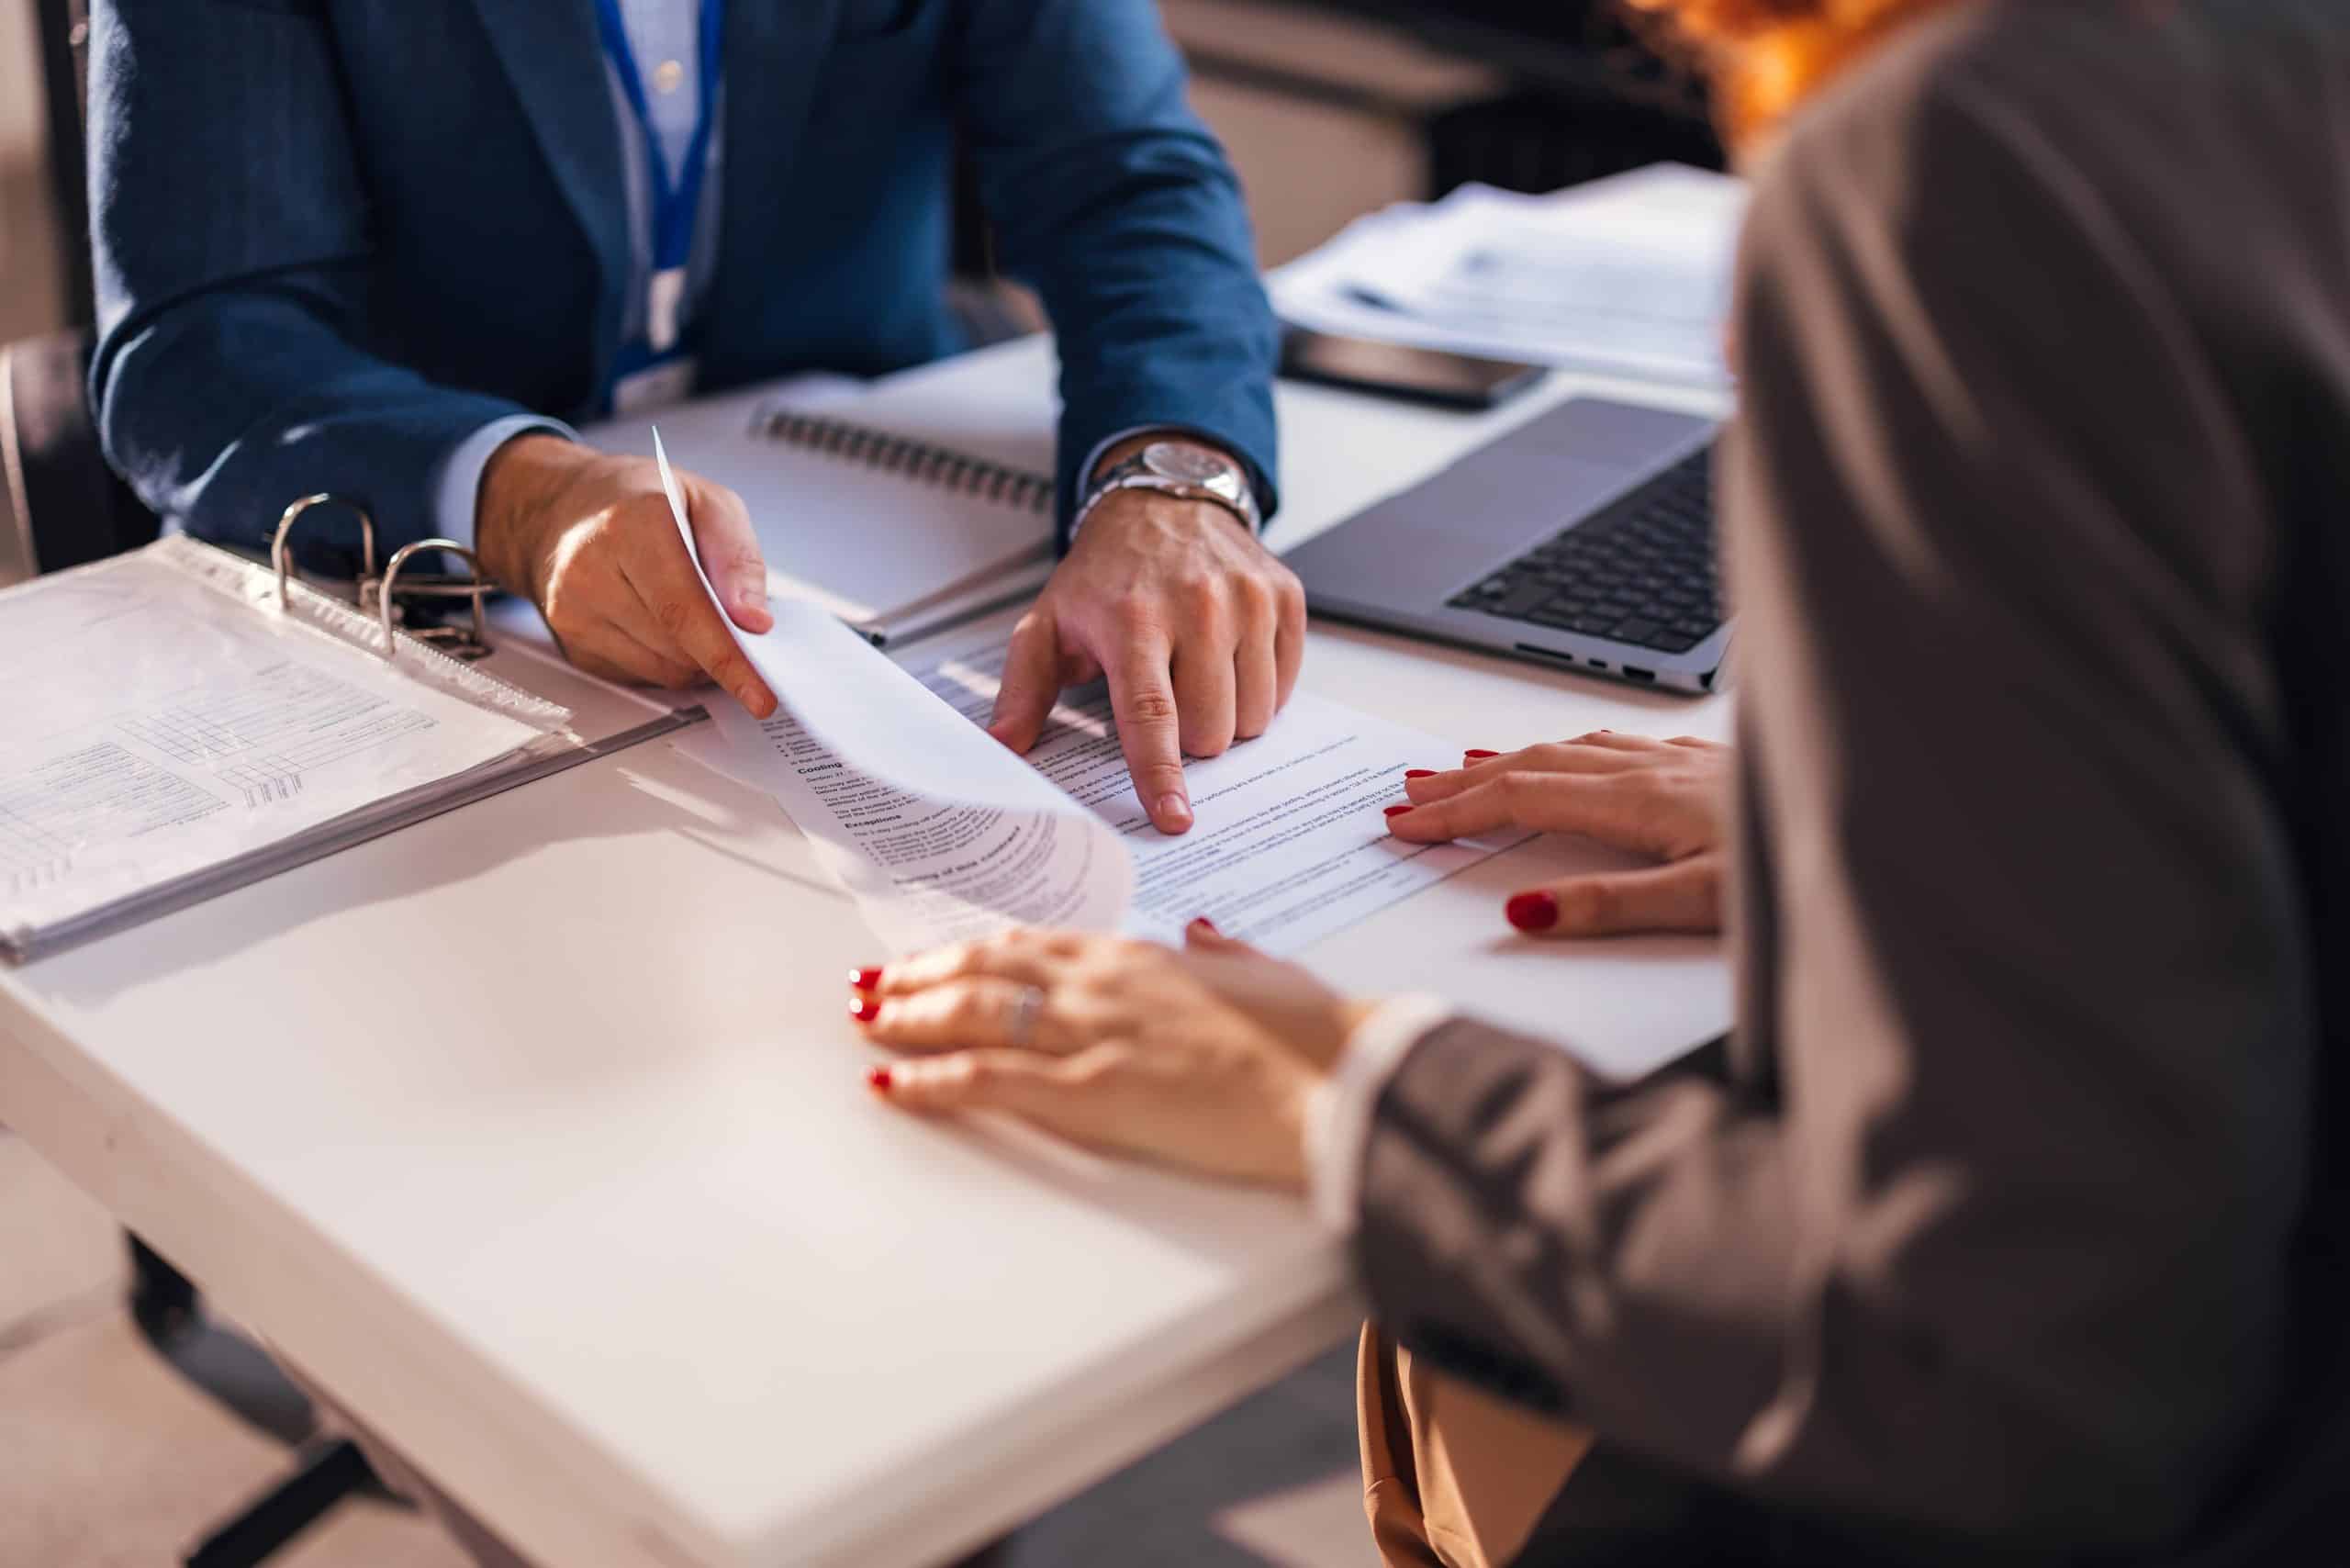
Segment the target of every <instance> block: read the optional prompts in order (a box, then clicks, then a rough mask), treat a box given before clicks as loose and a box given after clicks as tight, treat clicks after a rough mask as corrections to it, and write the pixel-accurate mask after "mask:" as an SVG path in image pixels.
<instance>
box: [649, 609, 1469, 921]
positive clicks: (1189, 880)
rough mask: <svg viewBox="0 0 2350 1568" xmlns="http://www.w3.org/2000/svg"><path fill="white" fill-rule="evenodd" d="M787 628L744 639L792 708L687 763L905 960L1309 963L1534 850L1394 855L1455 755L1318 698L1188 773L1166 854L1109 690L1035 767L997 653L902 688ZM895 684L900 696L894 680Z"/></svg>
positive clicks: (1421, 848)
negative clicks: (1029, 947) (1192, 950)
mask: <svg viewBox="0 0 2350 1568" xmlns="http://www.w3.org/2000/svg"><path fill="white" fill-rule="evenodd" d="M784 614H786V615H790V617H791V620H792V622H794V623H793V624H792V625H791V626H790V627H789V629H787V628H786V627H784V626H783V625H780V624H779V625H778V632H777V633H769V635H768V636H767V638H745V639H744V645H745V647H746V648H748V649H750V650H752V651H753V654H754V656H755V658H758V659H760V660H761V662H762V664H763V667H764V666H766V665H768V664H772V665H773V666H775V667H776V668H777V671H778V676H779V677H780V678H781V680H782V681H783V683H784V684H783V686H779V687H778V690H779V691H781V690H784V689H789V691H791V692H792V693H793V695H792V696H789V697H786V698H785V706H784V708H783V709H781V710H780V711H778V713H777V714H776V716H775V717H773V718H771V719H768V720H767V721H766V722H760V721H758V720H755V719H753V718H752V717H751V716H750V715H749V714H747V713H745V712H744V711H742V709H741V708H740V707H739V706H737V705H736V704H734V703H733V702H731V701H727V700H723V699H720V700H713V701H712V702H711V711H712V713H713V715H714V716H715V717H716V718H717V721H718V722H717V727H716V729H715V730H714V731H713V730H709V729H704V730H699V731H695V732H688V734H686V735H684V736H681V737H679V738H678V739H677V741H675V742H674V743H673V744H674V745H677V747H678V748H679V749H680V750H682V751H685V752H686V753H688V755H689V756H697V757H699V758H700V759H701V760H703V761H705V762H707V763H709V764H710V765H711V767H715V768H717V769H718V770H719V771H721V772H722V773H725V774H727V775H728V776H729V777H730V778H736V779H739V780H741V781H743V782H744V783H747V784H750V785H752V786H753V787H754V788H756V789H761V790H766V791H767V792H768V793H770V794H772V795H774V796H775V797H776V799H777V800H778V802H780V803H781V804H782V806H783V808H784V810H785V811H786V812H789V814H790V816H791V819H792V821H793V822H794V823H797V824H799V827H800V831H801V832H802V833H804V834H807V835H808V836H809V838H810V839H811V841H813V842H814V844H815V846H816V848H817V853H818V856H819V857H820V858H821V859H822V861H823V863H824V864H825V866H826V868H828V869H829V870H830V871H831V872H832V873H833V874H834V876H835V877H836V878H838V879H840V881H841V882H842V883H843V885H845V887H847V888H848V889H849V890H850V891H851V892H852V893H854V894H855V895H856V898H857V900H858V902H859V903H860V904H861V905H862V906H863V907H864V911H865V913H866V917H867V920H868V921H869V922H870V923H871V924H872V925H873V926H874V928H875V930H876V932H877V933H878V935H880V937H881V939H882V941H883V942H884V944H885V945H887V946H889V947H890V950H891V951H892V952H894V953H905V952H911V951H914V950H917V949H919V948H922V947H925V946H934V945H935V944H937V943H940V942H946V941H953V940H957V939H959V938H962V937H967V936H977V935H985V934H987V933H989V932H991V931H996V930H1001V929H1002V928H1003V927H1005V926H1007V925H1011V924H1046V925H1059V926H1067V927H1073V928H1077V929H1083V930H1124V931H1125V932H1127V933H1128V934H1130V935H1137V936H1150V937H1156V938H1158V939H1160V940H1163V941H1172V940H1175V939H1176V938H1177V937H1178V936H1180V935H1181V931H1182V927H1183V924H1184V923H1185V922H1186V921H1188V920H1190V919H1192V917H1193V916H1195V915H1206V916H1207V917H1208V918H1210V919H1211V920H1213V921H1214V922H1215V923H1216V925H1217V927H1218V928H1219V929H1221V930H1223V931H1224V932H1225V933H1226V934H1227V935H1233V936H1237V937H1240V938H1241V939H1243V940H1245V941H1248V942H1252V943H1255V944H1256V945H1257V946H1260V947H1263V948H1265V949H1266V950H1268V951H1270V952H1272V953H1275V954H1281V955H1288V954H1293V953H1297V952H1300V951H1302V950H1304V948H1306V947H1308V946H1312V945H1313V944H1314V943H1315V942H1316V941H1318V940H1320V939H1321V938H1322V937H1324V936H1326V935H1329V934H1331V933H1332V932H1335V931H1337V930H1341V929H1343V928H1344V927H1346V926H1348V925H1350V924H1354V923H1355V922H1357V921H1359V920H1361V919H1363V918H1365V917H1366V916H1368V915H1370V914H1371V913H1374V912H1376V911H1378V910H1380V909H1383V908H1385V907H1386V906H1387V905H1389V904H1391V903H1393V902H1396V901H1397V900H1399V899H1402V898H1405V897H1408V896H1409V895H1411V894H1412V893H1415V892H1417V891H1419V890H1421V889H1423V888H1426V887H1427V886H1429V885H1430V884H1432V883H1434V882H1438V881H1440V880H1442V879H1445V878H1447V877H1449V876H1451V875H1453V874H1454V873H1455V872H1458V871H1460V870H1463V869H1465V868H1468V867H1470V866H1472V865H1474V864H1476V863H1477V862H1478V861H1480V860H1483V858H1485V857H1487V856H1489V855H1492V854H1494V853H1495V852H1497V851H1498V850H1500V849H1502V848H1505V847H1507V846H1508V845H1509V844H1510V843H1514V842H1516V838H1512V839H1507V840H1500V841H1495V842H1492V843H1487V842H1482V841H1474V842H1464V843H1460V844H1451V845H1409V844H1404V843H1403V842H1402V841H1401V840H1398V839H1395V838H1393V837H1392V836H1391V835H1390V834H1387V833H1386V832H1385V831H1384V830H1383V828H1382V826H1381V819H1380V816H1379V808H1380V807H1381V806H1382V805H1383V804H1386V803H1388V802H1390V801H1394V800H1396V799H1398V798H1399V797H1400V788H1401V778H1402V773H1403V770H1404V768H1405V767H1416V766H1426V767H1435V766H1440V765H1442V764H1443V763H1444V762H1445V761H1446V760H1448V759H1449V757H1450V756H1451V755H1452V752H1453V749H1454V748H1452V747H1449V746H1448V745H1445V744H1444V743H1442V742H1440V741H1438V740H1436V739H1434V738H1433V737H1431V736H1427V735H1424V734H1419V733H1417V732H1416V731H1413V730H1409V729H1405V728H1404V727H1402V726H1399V725H1395V724H1391V723H1388V722H1384V721H1382V720H1378V719H1374V718H1372V717H1371V716H1370V715H1368V714H1364V713H1360V712H1357V711H1353V710H1351V709H1348V708H1347V707H1345V706H1344V705H1342V704H1339V703H1336V702H1332V701H1329V700H1326V699H1324V698H1318V697H1315V696H1313V695H1311V694H1306V693H1301V694H1300V695H1299V696H1298V697H1297V698H1296V699H1295V700H1292V702H1291V704H1290V706H1289V708H1288V709H1287V711H1284V712H1283V713H1282V714H1281V718H1280V719H1279V720H1278V721H1277V722H1275V723H1274V725H1273V727H1272V729H1271V730H1270V732H1268V733H1267V734H1264V735H1262V736H1259V738H1257V739H1255V740H1251V741H1245V742H1242V743H1240V744H1238V745H1235V746H1234V747H1233V748H1232V749H1231V750H1230V751H1228V752H1226V753H1225V755H1224V756H1219V757H1214V758H1211V759H1207V760H1200V759H1192V760H1191V761H1190V762H1188V763H1187V764H1186V766H1185V768H1184V772H1185V775H1186V777H1187V778H1188V779H1189V781H1190V784H1191V789H1192V808H1193V810H1194V812H1195V813H1196V816H1197V821H1196V823H1195V824H1194V825H1193V827H1192V831H1191V832H1190V833H1187V834H1182V835H1181V836H1180V837H1169V836H1167V835H1166V834H1161V833H1160V832H1159V831H1158V829H1157V828H1155V827H1153V826H1152V825H1151V823H1150V821H1149V819H1148V818H1147V817H1146V816H1145V815H1144V814H1143V811H1142V807H1141V805H1140V803H1139V802H1138V801H1136V799H1135V793H1134V786H1133V783H1132V780H1131V778H1129V776H1128V774H1127V771H1126V766H1125V758H1124V757H1123V756H1121V754H1120V752H1119V750H1118V744H1117V737H1116V734H1115V732H1114V731H1113V729H1112V728H1111V723H1110V711H1109V700H1108V698H1107V696H1106V695H1105V694H1103V693H1102V691H1101V690H1100V689H1098V688H1096V689H1093V690H1092V691H1091V692H1090V693H1079V694H1076V695H1075V697H1074V699H1073V700H1069V701H1065V702H1064V703H1063V704H1062V705H1061V706H1060V707H1059V708H1057V710H1056V711H1055V712H1054V715H1053V721H1052V723H1051V724H1050V725H1049V726H1048V727H1047V728H1046V733H1045V735H1044V738H1043V739H1042V740H1041V741H1039V742H1038V743H1037V745H1036V747H1035V750H1034V751H1033V752H1031V753H1030V754H1029V756H1028V757H1027V758H1026V759H1024V760H1023V759H1021V758H1018V757H1015V756H1013V754H1012V753H1010V752H1008V751H1006V750H1004V748H1003V747H1002V745H999V744H998V743H997V742H996V741H995V740H994V738H993V737H991V736H990V735H989V734H987V732H986V731H985V730H984V729H982V728H981V727H980V726H981V725H982V723H983V722H985V720H986V718H987V716H988V712H989V710H990V708H991V707H992V705H993V703H994V701H995V691H996V686H997V683H998V680H999V678H1000V676H1001V672H1002V665H1003V655H1004V647H1003V644H1001V643H998V644H992V645H989V646H985V647H980V648H977V649H973V650H971V651H969V652H968V653H964V654H960V655H952V656H941V657H934V658H932V659H930V660H928V661H926V662H925V663H923V665H921V666H917V667H915V668H914V669H912V670H911V671H902V670H899V669H898V668H897V667H896V666H892V665H890V661H889V660H888V659H887V658H886V657H885V656H884V655H881V654H880V653H879V652H878V651H877V650H875V649H874V648H872V647H870V646H869V645H867V644H864V643H863V642H861V641H860V640H858V639H857V638H856V636H855V635H854V634H853V633H848V632H847V631H846V630H845V628H840V629H839V634H838V635H837V636H834V635H830V634H823V633H822V619H821V618H816V619H806V618H803V617H801V616H800V615H798V614H794V613H793V612H792V611H791V609H790V607H788V606H787V607H785V609H784ZM778 619H779V621H780V620H781V619H782V616H780V615H779V617H778ZM837 624H838V623H837V622H834V626H835V627H837ZM823 644H831V645H832V646H831V647H830V648H827V649H824V650H823V652H824V653H825V654H826V655H833V654H836V655H837V657H836V658H834V657H825V658H824V660H823V663H822V665H821V666H819V665H818V663H817V661H816V659H814V658H811V650H814V649H817V648H820V647H822V645H823ZM787 661H789V663H787ZM858 666H862V668H861V669H860V668H859V667H858ZM875 666H879V667H880V668H881V669H886V670H888V671H889V672H890V675H892V676H895V677H897V678H896V679H894V680H884V679H882V678H879V677H878V671H877V670H876V668H875ZM819 667H821V668H822V677H821V679H822V682H823V684H824V685H825V686H826V687H827V688H828V691H829V694H830V698H828V699H820V700H821V701H822V702H823V706H824V707H825V708H827V709H835V711H833V712H827V713H825V714H823V715H822V716H821V717H819V716H818V715H817V714H815V713H811V711H809V708H808V707H807V706H806V705H804V703H803V701H802V700H800V699H801V696H802V694H807V693H812V692H813V690H814V689H815V688H816V686H817V684H818V679H819V678H818V677H816V676H814V675H812V674H810V675H809V676H808V678H804V679H803V678H801V676H800V674H798V673H792V672H793V671H794V670H796V671H799V672H811V671H813V670H814V669H816V668H819ZM772 683H773V678H771V684H772ZM909 691H911V693H912V695H914V696H919V697H920V698H921V699H922V701H921V702H920V703H919V704H914V703H912V699H911V697H910V696H909ZM851 694H854V696H853V700H855V701H856V702H858V703H861V704H863V705H864V706H863V707H862V710H861V711H863V712H864V713H865V714H867V715H870V714H871V712H872V711H873V707H874V705H876V704H888V705H890V707H891V708H892V710H893V711H892V713H891V716H890V719H888V720H886V721H884V722H882V723H881V724H879V725H876V726H872V727H871V728H869V729H867V731H865V733H863V734H861V735H860V737H859V738H858V739H856V740H855V741H852V743H851V745H850V746H849V747H847V748H835V747H834V746H831V745H827V744H825V742H824V741H823V739H822V738H821V734H820V732H821V731H822V730H826V729H834V727H835V723H834V721H836V720H838V719H855V718H856V717H857V714H858V711H859V710H857V709H854V708H852V707H851V704H850V702H848V701H840V702H838V703H837V708H835V701H834V700H832V699H838V698H841V697H844V696H850V695H851ZM867 722H868V724H869V723H870V721H869V718H868V721H867ZM916 747H919V749H915V748H916ZM1005 762H1009V763H1011V764H1013V767H1015V768H1016V769H1018V770H1019V771H1020V772H1022V773H1024V774H1025V775H1026V777H1027V778H1028V780H1030V781H1032V783H1033V784H1035V785H1041V786H1042V787H1043V790H1042V793H1041V794H1036V793H1035V792H1034V791H1033V790H1031V789H1030V788H1029V786H1026V785H1024V786H1023V787H1022V789H1021V795H1020V798H1019V801H1018V802H1017V804H1016V805H1015V804H1014V803H1013V802H1012V801H1009V800H1007V795H1008V793H1009V792H1008V791H1003V790H995V789H990V790H987V791H986V793H987V794H988V795H989V797H990V799H992V800H994V801H999V802H1002V803H1000V804H998V805H995V806H993V807H990V808H986V809H981V808H978V807H975V806H974V805H973V803H972V802H973V801H974V799H975V798H976V797H977V796H979V794H980V793H981V790H979V789H978V788H975V785H976V783H977V780H978V778H979V776H980V775H982V774H989V775H991V774H993V773H994V772H996V771H997V770H998V769H1000V768H1001V767H1002V764H1003V763H1005ZM885 774H886V777H885V776H883V775H885ZM910 776H911V777H910ZM1048 797H1049V804H1050V807H1051V809H1052V811H1053V812H1055V813H1057V815H1056V816H1048V815H1047V813H1046V807H1047V803H1048V802H1047V798H1048Z"/></svg>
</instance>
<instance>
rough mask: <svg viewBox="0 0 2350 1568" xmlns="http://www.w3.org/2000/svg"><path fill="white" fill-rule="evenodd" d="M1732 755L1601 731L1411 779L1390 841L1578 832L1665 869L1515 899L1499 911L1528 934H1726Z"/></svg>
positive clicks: (1587, 880) (1701, 745)
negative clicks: (1656, 862)
mask: <svg viewBox="0 0 2350 1568" xmlns="http://www.w3.org/2000/svg"><path fill="white" fill-rule="evenodd" d="M1473 755H1474V754H1473V753H1472V756H1473ZM1733 756H1734V753H1733V751H1732V749H1731V748H1730V747H1729V746H1726V745H1718V744H1717V743H1715V742H1713V741H1701V740H1697V739H1695V738H1693V737H1691V736H1686V735H1684V736H1682V737H1681V738H1679V739H1677V740H1670V741H1659V740H1651V739H1649V738H1648V737H1646V736H1643V735H1620V734H1615V733H1613V732H1612V731H1607V730H1600V731H1596V732H1595V733H1594V734H1587V735H1583V736H1580V737H1578V738H1577V739H1574V740H1571V741H1561V742H1558V743H1556V744H1554V745H1537V746H1528V747H1527V748H1526V749H1525V750H1524V751H1516V752H1510V753H1506V754H1505V755H1502V756H1489V757H1485V758H1483V759H1481V760H1477V761H1472V762H1471V763H1470V764H1469V766H1467V767H1461V768H1457V769H1454V770H1453V771H1451V772H1449V773H1438V774H1435V775H1433V776H1431V777H1428V778H1406V779H1405V780H1404V793H1405V794H1406V795H1407V796H1409V797H1410V799H1411V802H1412V809H1411V810H1409V811H1406V812H1397V813H1395V814H1393V815H1391V816H1390V817H1388V819H1387V831H1388V832H1390V833H1392V834H1394V835H1395V836H1396V837H1398V838H1402V839H1408V840H1410V841H1412V842H1414V843H1416V844H1433V843H1438V842H1441V841H1443V840H1446V839H1452V838H1469V837H1473V836H1475V835H1477V834H1486V833H1494V832H1498V831H1500V830H1502V829H1505V828H1516V829H1520V830H1527V829H1531V830H1533V831H1536V832H1541V833H1574V834H1583V836H1585V837H1587V838H1592V839H1596V840H1597V841H1599V842H1600V843H1602V844H1606V845H1610V846H1614V847H1616V848H1618V849H1629V850H1632V851H1635V852H1636V853H1639V854H1642V855H1652V856H1654V857H1656V858H1657V859H1658V860H1660V861H1662V865H1658V866H1653V867H1647V868H1641V869H1639V870H1635V871H1603V872H1596V873H1594V874H1591V875H1588V876H1582V877H1569V878H1566V879H1563V880H1561V881H1558V882H1553V883H1550V884H1549V885H1547V886H1543V887H1536V888H1527V889H1522V890H1519V891H1518V892H1517V893H1516V894H1514V895H1512V897H1511V898H1510V899H1509V901H1508V902H1507V903H1506V904H1505V906H1504V913H1505V917H1506V918H1507V919H1508V921H1509V923H1510V924H1512V925H1514V926H1516V928H1517V929H1518V930H1520V931H1524V932H1527V933H1528V934H1529V935H1538V936H1607V935H1622V934H1626V933H1629V932H1639V931H1693V932H1712V931H1719V930H1720V929H1721V923H1722V888H1723V883H1724V880H1725V878H1726V874H1727V869H1728V864H1729V842H1728V841H1729V782H1730V767H1731V760H1732V757H1733Z"/></svg>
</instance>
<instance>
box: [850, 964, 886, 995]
mask: <svg viewBox="0 0 2350 1568" xmlns="http://www.w3.org/2000/svg"><path fill="white" fill-rule="evenodd" d="M848 983H849V986H850V988H851V989H852V990H856V991H871V990H872V989H873V988H874V987H875V986H877V985H879V984H880V983H881V971H880V970H879V969H851V970H849V972H848Z"/></svg>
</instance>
